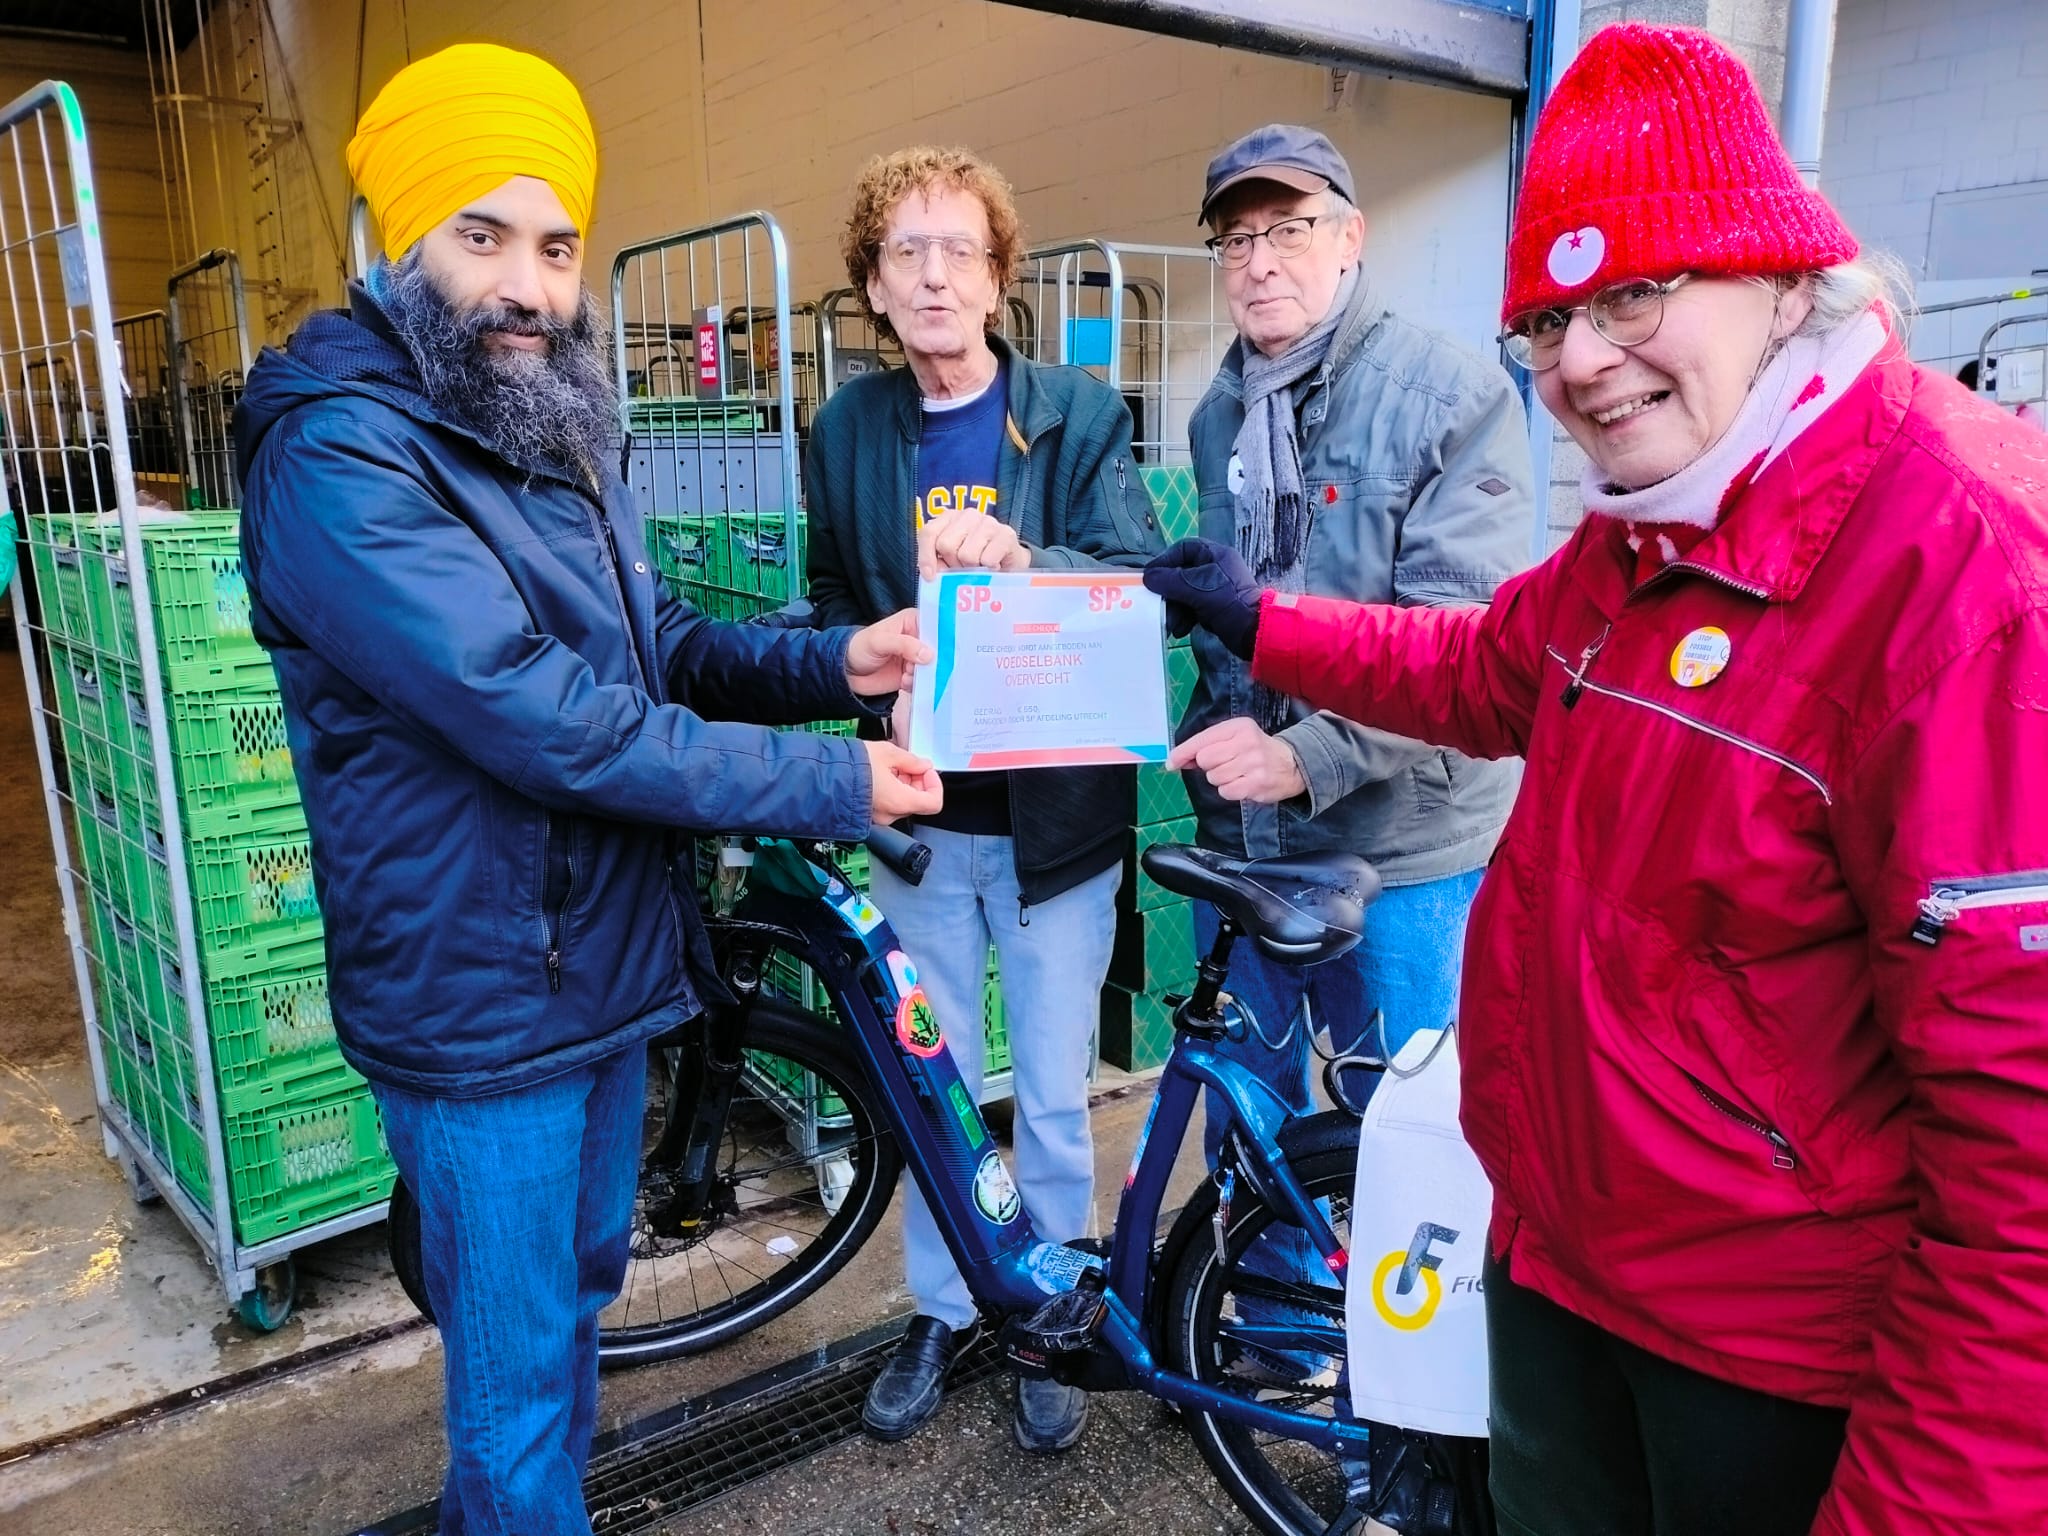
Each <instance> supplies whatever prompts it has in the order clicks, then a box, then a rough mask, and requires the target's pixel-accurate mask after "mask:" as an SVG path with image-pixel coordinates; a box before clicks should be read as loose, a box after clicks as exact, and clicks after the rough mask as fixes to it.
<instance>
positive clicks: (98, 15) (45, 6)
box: [0, 0, 209, 52]
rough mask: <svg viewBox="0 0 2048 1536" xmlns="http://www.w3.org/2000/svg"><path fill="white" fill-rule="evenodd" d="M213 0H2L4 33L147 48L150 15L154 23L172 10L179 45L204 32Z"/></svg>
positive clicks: (0, 16)
mask: <svg viewBox="0 0 2048 1536" xmlns="http://www.w3.org/2000/svg"><path fill="white" fill-rule="evenodd" d="M208 3H209V0H168V4H163V3H160V0H0V33H15V34H19V35H26V36H36V37H48V38H61V39H64V40H67V41H70V42H80V43H105V44H108V45H111V46H113V47H116V48H133V49H135V50H136V51H137V52H140V51H141V50H142V46H143V38H144V36H145V32H144V13H145V12H147V13H148V16H149V17H150V18H151V19H152V20H153V19H154V18H155V17H156V16H157V15H159V14H160V13H161V12H163V11H165V10H168V11H169V12H170V15H171V25H172V27H173V29H174V30H175V31H176V32H177V37H178V46H179V47H180V48H182V47H184V46H185V45H186V44H187V43H189V42H191V41H192V39H193V37H194V36H195V35H197V33H198V31H199V17H200V14H201V13H202V12H203V11H204V10H205V9H206V8H207V5H208Z"/></svg>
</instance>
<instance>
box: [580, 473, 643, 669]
mask: <svg viewBox="0 0 2048 1536" xmlns="http://www.w3.org/2000/svg"><path fill="white" fill-rule="evenodd" d="M583 513H584V516H585V517H587V518H588V519H589V520H590V531H591V532H592V533H594V534H595V535H597V559H598V564H600V565H602V566H603V567H604V573H605V575H606V576H607V577H608V578H610V581H611V589H612V602H613V603H615V604H616V605H617V607H618V610H619V623H620V625H621V626H622V627H623V628H624V629H625V631H626V649H627V651H628V652H629V653H631V655H632V657H633V671H634V674H635V675H636V676H638V677H639V679H640V686H641V688H642V689H643V690H646V691H649V692H652V690H651V689H648V688H647V669H646V668H645V667H644V666H642V665H641V662H640V637H639V635H638V634H637V633H635V631H634V629H633V616H632V615H631V614H629V613H628V612H627V611H626V589H625V586H624V584H623V583H622V582H621V581H620V579H619V563H618V556H617V552H616V551H615V550H614V549H613V547H612V520H611V519H610V518H609V517H607V516H606V515H605V511H604V506H603V504H602V503H593V502H590V501H586V502H584V504H583Z"/></svg>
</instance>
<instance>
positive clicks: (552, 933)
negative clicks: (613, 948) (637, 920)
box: [540, 816, 576, 993]
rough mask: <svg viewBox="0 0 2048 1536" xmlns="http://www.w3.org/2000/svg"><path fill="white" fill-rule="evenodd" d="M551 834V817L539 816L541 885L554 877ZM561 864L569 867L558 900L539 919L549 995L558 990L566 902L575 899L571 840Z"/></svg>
mask: <svg viewBox="0 0 2048 1536" xmlns="http://www.w3.org/2000/svg"><path fill="white" fill-rule="evenodd" d="M554 832H555V818H554V817H553V816H544V817H542V818H541V823H540V868H541V881H542V884H543V885H544V886H545V885H546V884H548V883H550V882H551V881H552V880H553V878H554V872H555V860H554ZM564 862H566V863H567V865H568V866H569V878H568V881H567V882H566V884H565V885H564V887H563V890H562V899H561V900H560V901H558V902H556V903H554V904H553V905H552V906H549V907H548V909H547V912H546V914H545V915H544V917H543V922H544V924H545V926H546V928H547V941H548V949H547V963H548V991H549V992H551V993H554V992H560V991H561V990H562V935H563V933H564V931H565V930H566V929H567V928H568V925H569V906H570V903H572V902H573V901H575V899H576V843H575V840H574V839H573V838H572V839H571V840H570V842H569V851H568V855H567V858H566V859H565V861H564ZM541 900H542V901H543V902H544V903H545V902H546V900H547V892H546V891H545V890H543V891H542V893H541Z"/></svg>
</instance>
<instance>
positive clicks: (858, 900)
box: [827, 889, 901, 953]
mask: <svg viewBox="0 0 2048 1536" xmlns="http://www.w3.org/2000/svg"><path fill="white" fill-rule="evenodd" d="M830 894H831V893H830V892H829V891H828V892H827V898H828V899H829V898H830ZM832 905H833V906H834V907H836V908H837V909H838V910H839V914H840V915H841V916H842V917H844V918H845V919H846V920H847V921H848V922H849V923H851V924H852V925H853V931H854V932H855V933H857V934H859V935H860V936H861V937H862V938H866V937H867V936H868V935H869V934H871V933H873V932H874V931H875V930H876V929H877V928H879V927H881V926H882V914H881V913H880V912H878V911H877V910H876V909H875V904H874V903H873V902H871V901H869V900H868V899H867V897H865V896H863V895H862V894H861V893H860V892H859V891H856V890H851V889H849V890H848V891H847V892H846V896H845V899H844V900H843V901H834V902H833V903H832ZM898 953H901V951H898Z"/></svg>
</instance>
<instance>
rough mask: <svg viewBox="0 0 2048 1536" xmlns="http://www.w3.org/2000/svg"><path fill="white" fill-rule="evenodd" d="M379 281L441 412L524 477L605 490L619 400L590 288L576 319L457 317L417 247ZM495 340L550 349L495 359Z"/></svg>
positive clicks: (383, 302) (529, 313) (481, 312)
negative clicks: (543, 341)
mask: <svg viewBox="0 0 2048 1536" xmlns="http://www.w3.org/2000/svg"><path fill="white" fill-rule="evenodd" d="M379 276H380V280H379V281H378V283H377V284H376V287H375V290H374V291H375V295H376V299H377V302H378V305H379V306H380V307H381V308H382V309H383V311H384V313H385V315H386V317H387V318H388V319H389V320H390V321H391V324H392V326H393V328H394V329H396V330H397V332H398V335H399V338H400V340H402V341H403V342H404V343H405V348H406V350H407V351H408V352H410V353H411V354H412V360H413V364H414V366H415V367H417V368H418V370H419V375H420V389H421V392H422V393H423V394H425V395H426V397H427V399H428V400H429V401H430V402H432V404H433V406H434V408H435V409H436V410H437V411H439V412H440V413H441V414H442V415H443V416H445V417H447V418H448V419H449V420H450V421H452V422H454V423H456V424H457V425H460V426H463V427H466V428H468V429H469V430H470V431H471V432H474V433H475V434H476V435H477V436H478V437H480V438H482V439H483V440H484V441H485V442H487V443H489V444H490V445H491V447H492V448H494V449H496V450H497V452H498V453H499V455H500V456H501V457H503V458H504V459H505V460H506V462H507V463H509V464H511V465H512V466H513V468H515V469H519V470H522V471H524V472H525V473H526V474H527V475H529V476H532V475H536V474H543V473H546V474H556V475H566V476H568V477H569V478H570V479H573V480H577V481H579V482H593V483H596V484H600V485H601V484H603V482H604V481H605V479H606V478H607V476H608V475H609V474H610V473H612V472H613V471H614V470H615V469H616V466H617V457H618V445H619V418H618V409H619V392H618V384H617V381H616V380H615V378H614V376H613V373H612V365H611V349H610V345H609V337H608V335H607V330H606V326H605V324H604V319H603V316H602V314H601V312H600V311H599V310H598V307H597V301H596V300H595V299H593V298H592V297H591V295H590V292H589V290H588V289H585V290H583V291H582V293H581V297H580V299H579V301H578V303H577V306H576V317H575V318H574V319H573V320H567V321H564V320H559V319H557V318H556V317H555V316H553V315H552V314H549V313H547V312H545V311H541V310H530V309H516V308H510V307H507V306H505V305H502V304H495V303H486V304H479V305H477V306H476V307H474V308H471V309H467V310H458V309H456V308H455V307H454V305H453V304H451V303H450V302H449V300H448V298H447V296H446V295H445V294H443V293H442V291H441V289H440V287H439V286H438V285H437V284H436V283H435V282H434V279H433V277H432V276H431V275H430V274H429V273H428V271H427V269H426V264H425V263H424V262H423V261H422V260H421V259H420V253H419V249H418V247H414V248H413V249H412V250H410V251H408V252H407V253H406V254H405V255H404V256H403V257H402V258H401V259H400V260H398V261H396V262H393V263H390V264H388V265H387V266H386V267H385V268H384V270H383V272H382V273H381V274H380V275H379ZM497 333H510V334H514V335H523V336H545V337H546V338H547V341H548V347H547V350H546V351H545V352H541V353H531V352H521V351H517V350H513V349H509V348H508V349H507V350H505V351H503V352H495V351H493V350H492V349H491V348H490V347H489V346H488V345H487V344H486V343H487V339H488V338H489V337H490V336H492V335H493V334H497Z"/></svg>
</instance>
